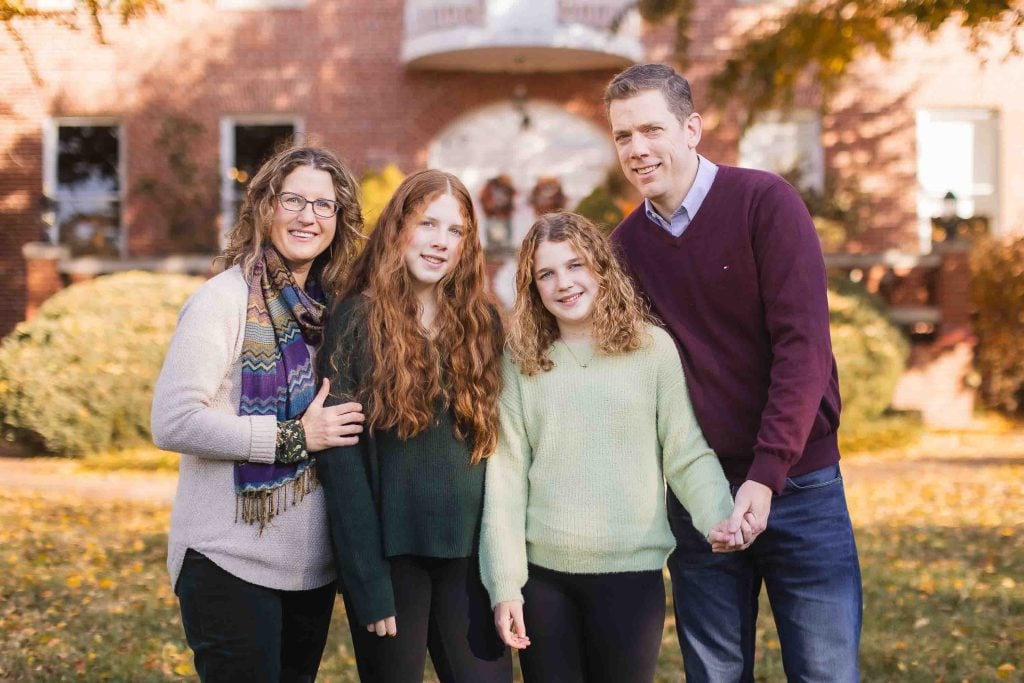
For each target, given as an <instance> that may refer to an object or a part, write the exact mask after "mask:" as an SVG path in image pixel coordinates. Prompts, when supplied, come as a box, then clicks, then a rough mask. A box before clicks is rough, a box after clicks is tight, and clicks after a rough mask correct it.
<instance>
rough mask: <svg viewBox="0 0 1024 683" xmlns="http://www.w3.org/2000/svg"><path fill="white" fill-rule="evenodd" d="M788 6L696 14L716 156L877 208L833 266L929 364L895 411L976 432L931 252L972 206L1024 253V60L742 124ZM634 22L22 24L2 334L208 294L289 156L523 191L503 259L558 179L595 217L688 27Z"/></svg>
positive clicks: (285, 4)
mask: <svg viewBox="0 0 1024 683" xmlns="http://www.w3.org/2000/svg"><path fill="white" fill-rule="evenodd" d="M35 4H36V6H39V7H40V8H45V9H53V10H58V11H59V10H62V9H68V8H71V7H72V6H73V2H72V1H71V0H35ZM784 4H786V0H774V1H773V0H763V1H758V0H698V1H697V2H696V7H695V10H694V16H693V22H692V36H693V42H692V48H691V52H690V55H691V61H690V63H689V65H688V66H687V69H686V73H687V75H688V77H689V78H690V79H691V82H692V83H693V86H694V93H695V99H696V103H697V107H698V110H699V111H702V113H704V115H705V126H706V133H705V138H704V142H702V144H701V148H702V152H703V153H704V154H705V155H706V156H708V157H710V158H712V159H713V160H715V161H719V162H722V163H727V164H740V165H748V166H756V167H762V168H768V169H771V170H776V171H779V172H790V173H793V172H795V173H796V174H797V177H798V178H799V182H800V183H801V184H803V185H804V186H805V187H808V188H812V189H821V190H823V189H825V187H826V185H829V186H830V187H841V188H844V190H845V191H847V192H848V193H850V194H852V195H855V196H856V197H857V202H856V206H855V207H854V209H853V210H854V211H855V212H856V219H857V220H856V224H857V226H858V229H857V230H856V232H855V233H851V234H848V235H846V239H845V240H843V241H842V245H841V247H839V248H837V251H836V253H832V254H830V255H829V263H830V265H831V266H832V267H833V268H834V269H835V270H837V271H841V272H845V273H849V274H851V276H852V277H854V278H855V279H866V281H867V282H868V284H869V286H870V287H872V288H873V289H875V290H877V291H880V292H881V293H883V294H885V295H886V296H887V297H888V299H889V301H890V303H891V304H892V305H893V316H894V318H895V319H896V320H897V321H899V322H901V323H902V324H904V325H905V326H906V328H907V329H908V331H909V332H911V333H916V334H917V336H918V337H919V340H920V341H921V342H922V343H919V344H917V345H916V346H915V357H914V361H913V367H912V370H911V372H910V373H908V378H907V382H905V383H904V384H905V386H904V387H901V390H900V391H901V392H902V394H901V395H898V396H897V403H900V404H902V405H906V406H913V407H919V408H922V409H923V410H924V411H925V413H926V415H927V414H928V413H929V411H932V412H934V413H935V414H936V415H938V414H943V413H945V414H946V415H948V409H949V406H950V405H952V404H957V405H958V406H959V410H960V413H961V414H967V415H969V401H970V394H969V392H965V391H964V390H963V386H962V379H963V374H964V372H966V365H965V363H967V362H968V361H969V357H970V353H969V349H970V336H969V308H968V302H967V297H966V287H967V278H966V272H965V257H964V253H963V250H962V249H959V248H957V247H956V246H955V245H954V246H947V245H940V246H939V247H938V248H933V242H932V235H933V232H932V221H931V218H932V217H934V216H936V215H938V214H939V213H940V212H941V211H942V203H943V196H944V195H945V194H946V193H947V192H952V193H953V194H955V195H956V200H955V202H956V205H955V207H954V208H955V209H956V211H957V213H959V214H960V215H963V216H982V217H984V219H985V220H984V221H983V224H984V225H985V226H986V229H988V230H989V231H991V232H993V233H995V234H1012V233H1019V232H1024V192H1022V190H1021V189H1020V188H1021V187H1024V89H1021V88H1013V87H1011V86H1010V84H1012V83H1022V82H1024V61H1022V60H1021V59H1020V58H1019V57H1016V58H1013V59H1009V60H1007V59H1003V58H1002V56H1003V55H1004V54H1005V53H1006V50H1005V46H1003V45H998V44H996V45H993V46H992V47H991V51H990V52H989V53H982V54H980V55H976V54H973V53H970V52H969V51H967V49H966V44H967V41H966V37H965V36H964V35H963V34H962V33H960V32H958V31H957V30H955V29H950V30H947V31H944V32H943V33H942V34H941V36H939V37H938V38H937V39H935V40H933V41H930V42H926V41H922V40H918V39H908V40H906V41H904V42H903V43H902V44H901V45H900V46H899V47H898V49H897V50H896V53H895V55H894V58H893V59H892V60H891V61H890V62H886V63H883V62H880V61H877V60H873V59H868V60H864V61H863V62H862V63H860V64H858V65H857V68H856V74H855V76H854V78H852V79H851V80H850V84H849V86H848V87H847V88H846V89H845V90H844V91H842V92H840V93H839V94H838V95H837V96H836V97H835V98H834V99H833V100H832V101H831V102H830V103H829V106H828V107H827V108H825V113H824V114H823V113H822V107H821V106H820V104H821V103H820V102H818V101H817V99H816V97H815V96H814V94H813V93H804V94H802V95H801V98H800V100H799V101H798V102H797V107H796V109H795V110H793V111H791V112H787V113H773V112H769V113H768V114H767V115H765V116H763V117H761V118H760V119H759V120H758V121H757V122H756V123H755V124H754V125H752V126H750V127H748V128H746V129H744V128H743V127H742V126H740V124H739V120H740V115H741V114H742V112H738V111H735V110H733V109H727V110H725V111H716V110H713V109H709V108H707V107H705V106H703V98H704V94H705V91H706V83H707V81H708V79H709V77H710V76H711V74H713V73H714V72H715V70H716V68H717V67H718V66H719V65H720V64H721V62H722V60H723V58H724V56H725V55H726V54H727V53H728V50H729V48H730V46H732V45H733V44H735V43H736V41H737V40H738V39H739V38H741V37H742V36H743V35H744V33H745V31H746V30H747V29H748V28H749V27H750V26H751V25H752V23H753V22H756V21H757V20H758V18H760V17H762V16H764V14H765V13H770V12H773V11H777V10H778V5H784ZM629 5H630V2H629V1H628V0H530V2H525V1H523V2H511V3H510V2H496V1H495V0H380V2H376V3H357V2H353V1H352V0H337V1H330V0H212V1H206V0H172V1H170V2H168V3H167V7H166V9H165V11H164V12H163V13H160V14H151V15H149V16H147V17H145V18H142V19H138V20H134V21H132V22H131V23H129V24H127V25H120V24H119V23H118V22H117V20H116V19H115V18H110V19H109V20H107V21H106V22H105V27H104V28H105V35H106V44H99V43H98V42H97V41H96V40H95V38H94V37H93V35H92V34H91V33H90V32H89V31H87V30H83V31H72V30H70V29H68V28H66V27H65V26H63V25H62V24H61V23H60V22H58V21H49V20H46V21H44V20H36V21H28V20H25V21H20V22H18V23H17V24H16V28H17V30H18V32H19V33H20V35H21V37H22V39H23V40H24V44H25V45H26V46H27V52H23V51H21V50H20V49H19V47H18V45H17V44H16V43H15V41H14V40H13V39H12V37H11V36H10V35H9V34H7V33H4V34H3V35H0V53H2V54H3V55H4V58H3V59H2V60H0V84H2V88H0V93H2V94H0V225H2V227H3V230H2V231H0V245H2V248H0V282H3V283H4V284H3V291H4V296H2V297H0V334H6V333H7V332H8V331H10V330H11V329H12V328H13V326H14V325H15V324H16V323H17V322H18V321H20V320H22V319H24V318H25V317H26V316H30V315H31V314H32V312H33V311H34V309H35V308H36V307H37V306H38V305H39V303H41V301H42V300H44V299H45V298H46V297H47V296H49V295H50V294H52V293H53V292H54V291H56V289H58V288H59V287H61V286H63V285H64V284H66V283H67V282H69V281H74V280H76V279H80V278H83V277H90V276H93V275H95V274H98V273H103V272H111V271H114V270H120V269H126V268H131V267H134V268H138V267H143V268H149V269H168V270H191V271H194V272H202V271H203V270H204V269H205V268H206V267H207V265H208V263H209V254H211V253H213V251H215V250H216V248H217V244H218V239H219V237H220V235H221V234H222V233H223V231H224V230H225V229H226V227H227V226H229V225H230V223H231V221H232V218H233V214H234V210H235V207H236V205H237V201H238V197H239V190H240V188H241V187H242V185H243V183H244V181H245V179H246V178H247V177H248V174H249V173H251V172H252V170H253V169H254V167H255V166H257V165H258V163H259V161H260V159H261V157H262V155H263V154H265V153H266V151H267V150H268V149H269V147H270V146H272V145H273V143H274V141H275V140H276V139H278V138H280V137H281V136H283V135H290V134H300V135H306V136H308V137H309V138H310V139H313V140H315V141H318V142H320V143H322V144H325V145H328V146H330V147H332V148H334V149H336V150H338V151H339V152H340V153H341V154H342V156H343V157H344V158H346V159H347V160H348V161H349V163H350V164H351V166H352V167H353V168H354V170H355V171H356V172H357V174H361V173H364V172H366V171H370V170H375V169H380V168H382V167H383V166H385V165H387V164H396V165H397V166H398V167H400V168H401V169H402V170H404V171H406V172H409V171H411V170H415V169H417V168H422V167H424V166H428V165H429V166H438V167H443V168H446V169H449V170H452V171H454V172H456V173H458V174H459V175H460V177H461V178H463V180H464V181H465V182H466V183H467V185H468V186H469V188H470V190H471V191H472V192H473V193H474V195H475V196H478V197H479V196H481V193H482V192H483V191H484V188H485V187H486V186H487V183H488V182H489V181H491V180H494V179H496V178H499V177H502V176H504V177H505V178H506V179H507V180H508V181H509V182H510V183H511V185H512V186H513V188H514V189H515V195H514V199H513V201H512V205H511V208H510V215H509V216H508V218H507V223H506V224H504V225H502V224H500V222H499V224H497V227H496V229H498V230H499V232H500V229H502V228H504V229H505V230H506V231H507V232H508V233H509V234H508V235H505V236H502V235H500V234H499V233H498V232H494V231H492V232H491V234H490V239H491V240H492V241H493V242H494V243H497V242H499V241H502V240H504V239H511V240H512V242H514V239H515V237H516V235H517V234H521V232H522V231H523V230H525V227H526V226H528V225H529V223H530V221H531V219H532V216H533V213H532V208H531V206H530V196H531V193H532V192H533V190H534V189H536V188H539V187H540V186H541V185H542V183H541V181H542V180H544V179H548V180H550V179H551V178H555V179H556V180H557V181H558V183H559V184H560V188H561V191H562V192H563V193H564V196H565V203H566V205H567V206H569V207H572V206H574V205H575V203H576V202H578V201H579V200H580V199H582V198H583V197H584V196H586V195H587V194H588V193H589V192H590V191H591V190H592V189H593V188H594V187H595V186H597V185H598V184H600V183H601V182H602V181H603V179H604V178H605V177H606V175H607V173H608V172H609V170H613V171H614V169H615V158H614V153H613V150H612V147H611V142H610V139H609V136H608V134H607V122H606V121H605V119H604V112H603V109H602V107H601V106H600V104H599V99H600V95H601V92H602V89H603V86H604V84H605V83H606V82H607V80H608V79H609V78H610V76H611V75H612V74H614V73H615V72H616V71H617V70H619V69H621V68H622V67H624V66H626V65H628V64H630V63H632V62H635V61H664V60H668V59H669V58H670V56H671V53H672V42H671V40H672V38H671V35H672V34H671V31H670V30H668V29H667V28H665V27H652V26H648V25H645V24H644V23H643V22H642V21H641V20H640V19H639V17H637V16H636V14H635V12H633V11H630V10H629ZM616 18H618V19H620V20H621V21H618V22H616V21H614V20H615V19H616ZM613 23H615V24H617V28H616V29H615V30H614V31H613V30H611V29H610V28H609V27H610V26H611V25H612V24H613ZM486 234H487V230H486V228H485V235H486ZM493 251H495V250H492V252H493ZM502 268H504V269H505V271H506V275H505V276H504V277H507V269H508V266H507V265H505V266H502V265H501V263H498V262H496V263H495V264H494V269H495V271H496V273H497V275H496V285H495V286H496V288H497V289H498V290H499V294H500V293H501V291H500V290H501V288H502V286H503V285H502V284H501V283H502V277H503V276H502ZM951 354H952V355H951ZM965 354H966V355H965ZM951 358H955V359H959V360H955V361H951V360H950V359H951ZM965 359H966V360H965ZM915 373H917V374H915ZM936 373H937V374H936ZM939 385H941V386H942V387H944V389H943V390H942V391H940V392H938V393H942V392H945V393H944V394H943V395H942V397H941V398H935V397H932V398H930V399H928V400H930V401H931V403H932V404H934V405H931V404H928V405H926V404H927V403H928V400H925V399H924V398H923V397H925V396H928V395H934V394H936V390H935V387H936V386H939ZM922 401H923V402H922ZM951 402H952V403H951ZM965 402H967V403H965ZM929 406H930V407H929ZM964 410H966V413H964ZM946 419H947V420H948V417H947V418H946Z"/></svg>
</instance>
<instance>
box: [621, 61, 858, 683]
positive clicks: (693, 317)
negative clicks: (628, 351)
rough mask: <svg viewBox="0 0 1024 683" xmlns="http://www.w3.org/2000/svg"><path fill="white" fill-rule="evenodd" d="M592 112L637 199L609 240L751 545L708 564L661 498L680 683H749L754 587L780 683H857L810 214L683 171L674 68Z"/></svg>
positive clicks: (632, 79)
mask: <svg viewBox="0 0 1024 683" xmlns="http://www.w3.org/2000/svg"><path fill="white" fill-rule="evenodd" d="M605 103H606V104H607V106H608V116H609V119H610V121H611V128H612V135H613V137H614V140H615V146H616V149H617V151H618V156H619V162H620V163H621V165H622V171H623V173H624V174H625V175H626V178H627V179H628V180H629V182H630V183H632V184H633V186H634V187H636V188H637V190H639V192H640V193H641V194H642V195H643V197H644V203H643V205H641V206H640V207H638V208H637V209H636V210H635V211H634V212H633V213H632V214H630V215H629V216H627V217H626V219H625V220H623V221H622V223H621V224H620V225H619V227H618V228H617V229H616V230H615V232H614V233H613V234H612V240H613V241H614V243H615V244H616V247H617V249H618V251H619V254H620V256H621V258H622V260H623V262H624V264H625V265H626V267H627V268H628V269H629V271H630V272H631V273H632V275H633V277H634V278H635V280H636V282H637V284H638V285H639V288H640V290H641V292H642V293H643V294H644V296H645V297H646V298H647V299H648V301H649V302H650V304H651V308H652V311H653V312H654V313H655V314H656V315H657V316H658V317H659V318H660V320H661V321H662V323H663V324H664V326H665V328H666V329H667V330H668V331H669V332H670V333H671V334H672V336H673V337H674V338H675V340H676V344H677V345H678V347H679V353H680V356H681V358H682V362H683V366H684V368H685V371H686V377H687V384H688V386H689V390H690V395H691V398H692V401H693V407H694V411H695V412H696V415H697V419H698V421H699V422H700V425H701V428H702V429H703V430H704V435H705V437H706V438H707V441H708V443H709V444H710V445H711V447H712V448H714V450H715V452H716V453H717V454H718V457H719V459H720V461H721V463H722V467H723V469H724V470H725V473H726V476H727V477H728V478H729V480H730V482H731V483H732V484H733V490H734V495H735V498H736V509H735V511H734V514H733V520H734V522H737V523H738V522H739V521H740V520H742V521H743V524H744V540H745V541H746V542H747V543H748V545H747V546H745V547H744V549H743V550H741V551H740V552H736V553H729V554H719V553H713V552H712V548H711V546H709V544H708V543H707V541H706V540H705V539H704V538H703V537H701V535H700V534H699V533H698V532H697V531H696V530H695V529H694V528H693V525H692V524H691V522H690V517H689V515H688V514H687V512H686V510H685V509H684V508H683V507H682V506H681V505H680V504H679V502H678V501H677V500H676V499H675V497H674V496H672V495H671V494H669V498H670V500H669V514H670V519H671V522H672V528H673V531H674V532H675V535H676V539H677V546H676V550H675V552H674V553H673V554H672V557H671V558H670V559H669V570H670V571H671V573H672V586H673V593H674V597H675V609H676V629H677V632H678V635H679V641H680V646H681V647H682V650H683V658H684V665H685V669H686V676H687V680H688V681H714V682H716V683H717V682H718V681H753V663H754V634H755V630H756V629H755V625H756V621H757V606H758V595H759V593H760V591H761V585H762V583H763V584H764V585H765V586H766V589H767V591H768V596H769V598H770V599H771V603H772V611H773V613H774V616H775V622H776V626H777V628H778V632H779V639H780V642H781V646H782V656H783V663H784V665H785V669H786V674H787V676H788V677H789V679H790V680H799V681H856V680H858V677H859V673H858V662H857V651H858V645H859V639H860V626H861V583H860V567H859V563H858V559H857V550H856V546H855V544H854V538H853V530H852V528H851V525H850V517H849V513H848V511H847V507H846V498H845V494H844V492H843V483H842V477H841V475H840V473H839V465H838V462H839V448H838V446H837V443H836V430H837V428H838V427H839V410H840V401H839V383H838V379H837V374H836V364H835V359H834V358H833V356H832V345H831V340H830V336H829V321H828V303H827V301H826V281H825V266H824V262H823V259H822V254H821V247H820V245H819V242H818V238H817V235H816V233H815V231H814V225H813V223H812V222H811V218H810V216H809V215H808V212H807V208H806V207H805V206H804V204H803V202H802V200H801V199H800V196H799V195H798V194H797V192H796V191H795V190H794V189H793V188H792V187H790V186H789V185H788V184H787V183H786V182H785V181H784V180H782V179H781V178H779V177H778V176H775V175H773V174H770V173H764V172H760V171H753V170H749V169H741V168H734V167H729V166H716V165H715V164H713V163H711V162H710V161H708V160H707V159H705V158H704V157H702V156H700V155H699V154H698V153H697V144H698V143H699V142H700V138H701V132H702V122H701V117H700V115H699V114H697V113H696V112H694V110H693V102H692V99H691V96H690V86H689V83H687V81H686V79H684V78H683V77H682V76H680V75H679V74H677V73H676V72H675V71H674V70H672V68H670V67H667V66H664V65H658V64H646V65H638V66H634V67H631V68H629V69H627V70H626V71H624V72H622V73H620V74H619V75H618V76H616V77H615V78H614V79H612V81H611V82H610V83H609V85H608V88H607V90H606V91H605ZM769 512H770V518H769ZM766 525H767V526H766ZM758 534H760V535H758Z"/></svg>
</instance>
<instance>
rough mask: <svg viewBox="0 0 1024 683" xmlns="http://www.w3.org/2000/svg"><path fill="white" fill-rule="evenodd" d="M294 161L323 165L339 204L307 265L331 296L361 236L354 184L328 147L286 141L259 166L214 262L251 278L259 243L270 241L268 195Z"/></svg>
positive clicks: (270, 196) (339, 285)
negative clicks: (333, 225) (334, 223)
mask: <svg viewBox="0 0 1024 683" xmlns="http://www.w3.org/2000/svg"><path fill="white" fill-rule="evenodd" d="M299 166H309V167H310V168H315V169H317V170H318V171H327V172H328V173H329V174H330V175H331V181H332V183H333V184H334V197H335V200H336V201H337V202H338V204H339V205H340V206H341V208H340V209H339V211H338V214H337V219H338V227H337V229H336V230H335V231H334V239H333V240H332V241H331V245H330V247H329V248H327V249H325V250H324V251H323V253H321V254H320V255H319V256H317V257H316V259H314V261H313V266H312V268H311V272H314V273H319V274H320V286H321V287H323V290H324V293H325V294H327V296H328V297H334V296H336V295H338V294H339V293H340V292H341V289H342V287H343V285H344V283H345V281H346V277H347V275H348V271H349V268H350V267H351V265H352V259H353V258H355V255H356V252H357V250H358V245H359V242H360V241H361V239H362V234H363V213H362V210H361V209H360V206H359V184H358V183H357V182H356V179H355V177H354V176H353V175H352V172H351V171H350V170H349V169H348V167H347V166H346V165H345V164H344V163H343V162H342V161H341V159H339V158H338V157H337V155H335V154H334V152H332V151H330V150H329V149H326V148H323V147H309V146H300V145H292V146H289V147H286V148H284V149H281V150H280V151H278V152H277V153H275V154H274V156H272V157H270V158H269V159H267V161H265V162H264V163H263V165H262V166H260V169H259V170H258V171H257V172H256V175H254V176H253V178H252V180H251V181H249V185H248V186H247V187H246V188H245V199H244V200H243V201H242V206H241V208H239V210H238V221H237V222H236V223H235V226H234V227H233V228H232V229H231V231H230V232H229V233H228V245H227V247H226V248H225V249H224V251H223V252H222V253H221V254H220V255H219V256H218V257H217V261H216V262H217V263H218V264H219V265H220V266H221V267H223V268H229V267H231V266H234V265H240V266H241V267H242V272H243V273H244V274H245V279H246V280H247V281H248V280H251V279H252V273H253V268H254V267H255V265H256V262H257V261H258V260H259V259H260V254H261V253H262V251H263V245H264V244H265V243H267V242H269V241H270V226H271V224H272V223H273V218H274V195H275V194H277V192H278V191H280V189H281V185H282V184H283V183H284V179H285V178H287V177H288V174H290V173H291V172H292V171H294V170H295V169H296V168H298V167H299Z"/></svg>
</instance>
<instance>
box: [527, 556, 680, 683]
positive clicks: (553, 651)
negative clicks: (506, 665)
mask: <svg viewBox="0 0 1024 683" xmlns="http://www.w3.org/2000/svg"><path fill="white" fill-rule="evenodd" d="M523 598H524V600H525V603H524V605H523V619H524V620H525V622H526V635H528V636H529V637H530V646H529V647H528V648H526V649H525V650H522V651H521V652H520V653H519V663H520V664H521V665H522V667H523V680H525V681H527V683H577V682H579V683H582V682H583V681H586V682H587V683H595V682H601V681H607V682H608V683H650V682H651V681H653V680H654V674H655V670H656V669H657V667H658V650H659V649H660V647H661V635H662V630H663V628H664V626H665V584H664V582H663V581H662V578H661V572H660V571H657V570H656V571H645V572H622V573H618V574H566V573H563V572H557V571H553V570H551V569H545V568H543V567H538V566H537V565H534V564H531V565H530V578H529V580H528V581H527V582H526V586H524V587H523Z"/></svg>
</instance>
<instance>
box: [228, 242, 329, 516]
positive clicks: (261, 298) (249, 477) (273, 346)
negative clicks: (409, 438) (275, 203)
mask: <svg viewBox="0 0 1024 683" xmlns="http://www.w3.org/2000/svg"><path fill="white" fill-rule="evenodd" d="M325 308H326V307H325V305H324V296H323V292H322V290H321V289H320V286H319V284H318V283H317V282H316V278H314V277H313V276H312V274H311V275H310V281H309V282H307V286H306V290H305V291H304V290H303V289H302V288H300V287H299V286H298V285H297V284H296V282H295V278H294V277H293V276H292V273H291V271H290V270H288V266H286V265H285V264H284V261H283V260H282V259H281V256H280V254H278V253H277V250H276V249H275V248H274V247H272V246H268V247H266V248H264V250H263V258H261V259H260V261H259V262H257V263H256V267H255V268H254V270H253V277H252V281H251V282H250V283H249V303H248V306H247V308H246V314H245V338H244V340H243V341H242V398H241V401H240V402H239V406H238V414H239V415H274V416H276V417H277V420H278V422H281V421H284V420H293V419H296V418H298V417H300V416H301V415H302V413H303V412H304V411H305V410H306V407H307V406H309V404H310V403H311V402H312V400H313V398H314V396H315V395H316V385H315V382H314V381H313V361H312V359H311V358H310V355H309V349H308V348H307V347H306V344H309V345H311V346H316V345H318V344H319V343H320V340H321V339H322V338H323V330H324V311H325ZM313 465H314V460H313V458H312V457H311V458H309V459H307V460H302V461H300V462H297V463H292V464H287V465H285V464H277V463H274V464H269V465H264V464H259V463H250V462H245V463H236V464H235V494H236V496H237V498H238V506H237V507H236V519H237V517H238V511H239V509H240V511H241V517H242V521H244V522H245V523H246V524H253V523H257V522H258V523H259V525H260V531H261V532H262V530H263V527H264V526H266V525H267V524H269V523H270V520H272V519H273V518H274V516H275V515H277V514H279V513H281V512H283V511H284V510H285V509H286V508H287V507H288V506H289V505H295V504H296V503H299V502H301V501H302V499H303V498H304V497H305V495H306V494H307V493H309V492H310V491H312V490H313V489H314V488H315V487H316V485H317V479H316V468H315V467H313ZM289 489H290V491H291V495H290V496H289Z"/></svg>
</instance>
